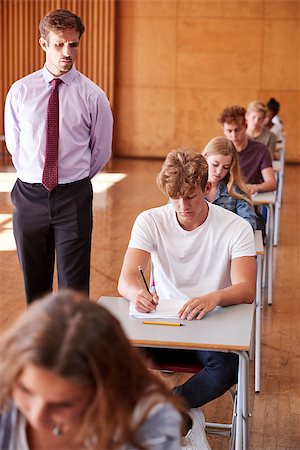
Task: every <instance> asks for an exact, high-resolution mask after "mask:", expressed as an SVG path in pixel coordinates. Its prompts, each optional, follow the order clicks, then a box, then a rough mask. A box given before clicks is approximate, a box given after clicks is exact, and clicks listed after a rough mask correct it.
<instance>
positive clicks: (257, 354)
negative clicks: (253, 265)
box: [255, 255, 262, 392]
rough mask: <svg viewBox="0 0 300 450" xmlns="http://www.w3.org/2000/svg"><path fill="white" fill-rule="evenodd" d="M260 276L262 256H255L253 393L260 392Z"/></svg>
mask: <svg viewBox="0 0 300 450" xmlns="http://www.w3.org/2000/svg"><path fill="white" fill-rule="evenodd" d="M261 276H262V256H261V255H257V274H256V305H255V392H259V391H260V341H261Z"/></svg>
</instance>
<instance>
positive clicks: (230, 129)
mask: <svg viewBox="0 0 300 450" xmlns="http://www.w3.org/2000/svg"><path fill="white" fill-rule="evenodd" d="M223 131H224V134H225V136H226V137H227V138H228V139H230V141H232V142H233V144H234V146H235V147H240V146H241V145H242V144H243V143H244V142H245V139H246V125H244V124H243V122H242V121H240V122H230V123H228V122H225V123H224V124H223Z"/></svg>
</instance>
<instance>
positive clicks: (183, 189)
mask: <svg viewBox="0 0 300 450" xmlns="http://www.w3.org/2000/svg"><path fill="white" fill-rule="evenodd" d="M207 179H208V165H207V162H206V161H205V159H204V158H203V156H202V155H201V154H200V153H196V152H193V151H191V150H187V149H182V150H180V149H179V150H172V151H171V152H170V153H169V154H168V155H167V157H166V159H165V162H164V163H163V165H162V169H161V171H160V173H159V174H158V175H157V178H156V182H157V185H158V187H159V188H160V190H161V191H162V192H163V193H164V194H165V195H167V196H169V197H170V198H178V197H184V196H186V195H189V194H191V193H192V192H193V191H195V189H197V187H198V186H200V187H201V189H202V191H204V189H205V186H206V183H207Z"/></svg>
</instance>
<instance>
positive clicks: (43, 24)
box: [39, 9, 84, 39]
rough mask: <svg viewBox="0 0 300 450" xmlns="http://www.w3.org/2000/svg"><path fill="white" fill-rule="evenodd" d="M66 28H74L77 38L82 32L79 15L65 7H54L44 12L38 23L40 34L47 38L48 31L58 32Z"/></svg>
mask: <svg viewBox="0 0 300 450" xmlns="http://www.w3.org/2000/svg"><path fill="white" fill-rule="evenodd" d="M67 28H74V29H75V30H76V31H78V33H79V38H80V37H81V36H82V34H83V32H84V25H83V23H82V21H81V19H80V17H79V16H77V15H76V14H74V13H72V12H71V11H68V10H67V9H56V10H55V11H50V12H49V13H48V14H46V15H45V16H44V17H43V18H42V20H41V21H40V24H39V29H40V33H41V36H42V37H43V38H44V39H47V36H48V34H49V31H54V32H58V31H61V30H65V29H67Z"/></svg>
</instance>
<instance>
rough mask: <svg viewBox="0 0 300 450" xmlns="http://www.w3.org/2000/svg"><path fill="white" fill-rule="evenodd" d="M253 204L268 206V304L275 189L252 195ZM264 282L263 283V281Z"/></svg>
mask: <svg viewBox="0 0 300 450" xmlns="http://www.w3.org/2000/svg"><path fill="white" fill-rule="evenodd" d="M252 201H253V204H254V205H259V206H266V207H267V208H268V217H267V225H266V234H267V238H268V239H267V249H266V261H267V266H268V304H269V305H272V301H273V236H274V205H275V203H276V191H272V192H261V193H259V194H255V195H252ZM263 284H264V283H263Z"/></svg>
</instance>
